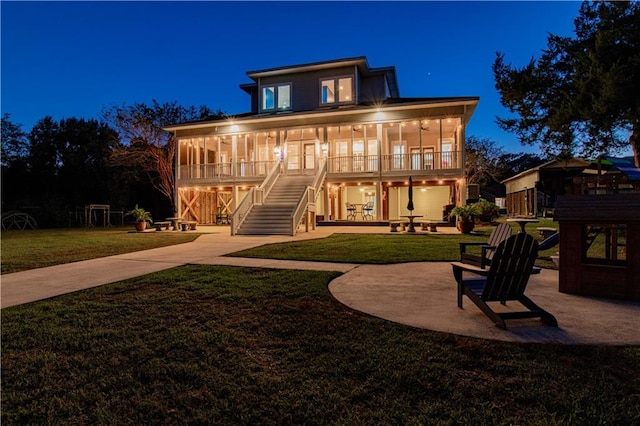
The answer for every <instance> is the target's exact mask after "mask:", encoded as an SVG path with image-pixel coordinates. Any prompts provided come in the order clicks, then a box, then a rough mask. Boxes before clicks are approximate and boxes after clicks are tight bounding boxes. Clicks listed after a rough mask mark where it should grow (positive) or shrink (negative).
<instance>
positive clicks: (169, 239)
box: [1, 227, 201, 274]
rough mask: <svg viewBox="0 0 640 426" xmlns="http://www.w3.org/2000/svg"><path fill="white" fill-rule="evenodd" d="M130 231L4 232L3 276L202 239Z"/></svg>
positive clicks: (126, 229)
mask: <svg viewBox="0 0 640 426" xmlns="http://www.w3.org/2000/svg"><path fill="white" fill-rule="evenodd" d="M131 230H132V227H127V228H67V229H38V230H25V231H16V230H8V231H2V234H1V236H2V273H3V274H6V273H10V272H18V271H23V270H26V269H34V268H42V267H44V266H52V265H58V264H61V263H69V262H77V261H79V260H87V259H95V258H98V257H104V256H112V255H116V254H123V253H130V252H133V251H139V250H147V249H151V248H156V247H164V246H168V245H173V244H180V243H187V242H190V241H193V240H195V239H196V238H197V237H198V236H199V235H201V234H198V233H191V232H188V233H187V232H167V231H164V232H143V233H137V232H131Z"/></svg>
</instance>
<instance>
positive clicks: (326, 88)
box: [322, 79, 336, 104]
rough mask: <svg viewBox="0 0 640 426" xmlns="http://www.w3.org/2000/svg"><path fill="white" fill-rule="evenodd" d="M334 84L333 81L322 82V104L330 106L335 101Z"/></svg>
mask: <svg viewBox="0 0 640 426" xmlns="http://www.w3.org/2000/svg"><path fill="white" fill-rule="evenodd" d="M335 92H336V82H335V80H333V79H331V80H323V81H322V103H323V104H332V103H334V102H335V101H336V96H335Z"/></svg>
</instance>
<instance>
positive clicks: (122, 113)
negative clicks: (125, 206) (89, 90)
mask: <svg viewBox="0 0 640 426" xmlns="http://www.w3.org/2000/svg"><path fill="white" fill-rule="evenodd" d="M103 117H104V118H105V120H106V121H107V122H108V123H110V124H111V125H112V126H113V127H114V128H115V129H117V131H118V133H119V134H120V137H121V138H122V141H123V145H122V146H121V147H120V148H119V149H116V150H115V151H114V152H113V156H112V163H113V164H114V165H116V166H119V167H123V168H124V169H126V170H128V171H129V173H131V174H132V176H134V177H135V178H138V179H144V180H145V181H148V182H150V183H151V184H152V185H153V187H154V188H155V189H156V190H158V191H159V192H160V193H161V194H162V195H163V196H164V197H166V198H167V200H168V201H169V202H170V203H171V206H172V207H173V210H175V206H174V205H173V203H174V197H173V188H174V169H173V166H174V158H175V152H176V140H175V137H174V135H173V134H172V133H170V132H167V131H165V130H163V127H165V126H168V125H171V124H177V123H184V122H188V121H195V120H204V119H207V118H210V119H219V118H223V117H224V113H223V112H221V111H217V112H215V113H213V112H212V110H211V109H210V108H208V107H206V106H200V107H194V106H191V107H188V108H185V107H182V106H180V105H178V104H177V103H176V102H175V101H174V102H167V103H164V104H160V103H158V102H157V101H156V100H155V99H154V100H153V101H152V103H151V105H146V104H144V103H135V104H133V105H130V106H127V105H122V106H113V107H111V108H109V109H107V110H105V111H103Z"/></svg>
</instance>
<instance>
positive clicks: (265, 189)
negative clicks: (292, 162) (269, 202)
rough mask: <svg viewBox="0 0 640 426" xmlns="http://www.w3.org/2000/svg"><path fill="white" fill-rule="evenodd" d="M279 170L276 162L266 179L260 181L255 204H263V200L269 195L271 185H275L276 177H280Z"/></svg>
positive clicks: (279, 167)
mask: <svg viewBox="0 0 640 426" xmlns="http://www.w3.org/2000/svg"><path fill="white" fill-rule="evenodd" d="M280 170H281V165H280V162H277V163H276V164H275V165H274V166H273V167H272V168H271V170H270V171H269V174H268V175H267V177H266V178H264V180H263V181H262V184H261V185H260V186H259V187H258V189H257V190H256V199H255V204H258V205H262V204H263V203H264V200H265V199H266V198H267V195H269V192H270V191H271V188H273V185H275V183H276V182H277V180H278V177H279V176H280Z"/></svg>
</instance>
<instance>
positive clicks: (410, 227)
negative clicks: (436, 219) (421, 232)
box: [400, 214, 422, 232]
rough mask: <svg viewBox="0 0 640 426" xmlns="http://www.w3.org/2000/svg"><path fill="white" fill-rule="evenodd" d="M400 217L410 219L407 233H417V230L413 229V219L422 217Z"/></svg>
mask: <svg viewBox="0 0 640 426" xmlns="http://www.w3.org/2000/svg"><path fill="white" fill-rule="evenodd" d="M400 217H406V218H409V226H408V227H407V232H416V228H414V227H413V219H414V218H416V217H422V215H411V214H410V215H403V216H400Z"/></svg>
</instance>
